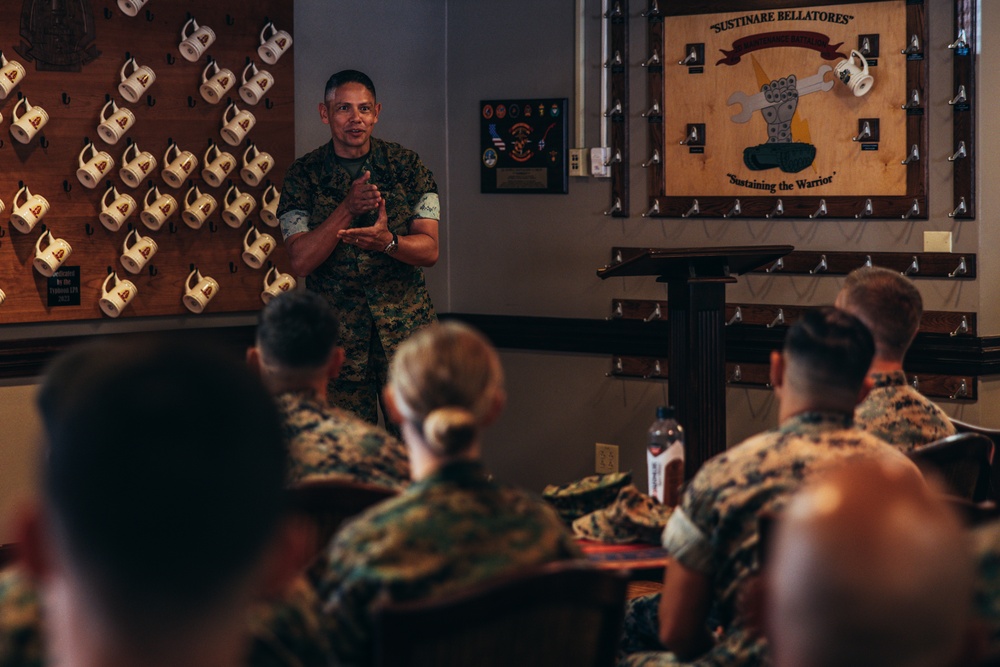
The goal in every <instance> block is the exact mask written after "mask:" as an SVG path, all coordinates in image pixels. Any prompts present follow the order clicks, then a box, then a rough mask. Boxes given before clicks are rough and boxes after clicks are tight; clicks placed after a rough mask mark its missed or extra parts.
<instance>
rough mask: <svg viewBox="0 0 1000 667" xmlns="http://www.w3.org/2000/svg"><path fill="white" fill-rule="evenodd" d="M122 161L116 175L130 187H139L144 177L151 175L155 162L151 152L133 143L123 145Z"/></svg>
mask: <svg viewBox="0 0 1000 667" xmlns="http://www.w3.org/2000/svg"><path fill="white" fill-rule="evenodd" d="M122 163H123V165H122V168H121V169H120V170H119V172H118V175H119V176H121V179H122V181H124V183H125V185H127V186H129V187H130V188H137V187H139V185H140V184H142V182H143V181H144V180H145V179H147V178H149V177H150V176H151V175H152V173H153V170H154V169H156V164H157V162H156V158H155V157H154V156H153V154H152V153H150V152H148V151H144V150H140V149H139V145H138V144H135V143H132V144H129V145H128V146H126V147H125V151H124V152H123V153H122Z"/></svg>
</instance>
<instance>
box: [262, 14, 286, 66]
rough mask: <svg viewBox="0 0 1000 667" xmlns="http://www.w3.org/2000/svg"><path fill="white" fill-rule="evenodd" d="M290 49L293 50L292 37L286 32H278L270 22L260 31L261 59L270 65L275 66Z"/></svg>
mask: <svg viewBox="0 0 1000 667" xmlns="http://www.w3.org/2000/svg"><path fill="white" fill-rule="evenodd" d="M290 48H292V36H291V35H289V34H288V33H287V32H285V31H284V30H278V29H277V28H275V27H274V24H273V23H271V22H270V21H268V22H267V25H265V26H264V29H263V30H261V31H260V46H258V47H257V54H258V55H259V56H260V59H261V60H263V61H264V62H266V63H267V64H268V65H273V64H274V63H276V62H278V58H280V57H281V56H282V54H283V53H284V52H285V51H287V50H288V49H290Z"/></svg>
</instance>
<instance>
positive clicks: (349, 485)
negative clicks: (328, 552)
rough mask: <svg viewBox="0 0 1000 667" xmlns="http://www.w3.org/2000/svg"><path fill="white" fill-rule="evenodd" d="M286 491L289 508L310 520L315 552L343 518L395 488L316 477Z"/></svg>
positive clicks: (366, 507) (383, 498)
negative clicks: (317, 478)
mask: <svg viewBox="0 0 1000 667" xmlns="http://www.w3.org/2000/svg"><path fill="white" fill-rule="evenodd" d="M286 493H287V497H288V502H289V506H290V507H291V509H292V511H293V512H295V513H298V514H300V515H303V516H305V517H306V518H308V519H309V521H310V523H311V524H312V527H313V530H314V533H313V535H314V537H313V539H314V543H313V553H314V554H318V553H319V552H321V551H322V549H323V547H325V546H326V545H327V543H328V542H329V541H330V538H332V537H333V535H334V533H336V532H337V529H338V528H340V525H341V524H342V523H343V522H344V521H345V520H346V519H350V518H351V517H353V516H355V515H356V514H360V513H361V512H363V511H364V510H366V509H368V508H369V507H371V506H372V505H375V504H376V503H380V502H382V501H383V500H386V499H388V498H392V497H393V496H395V495H396V494H397V491H395V490H394V489H387V488H385V487H382V486H375V485H373V484H362V483H360V482H352V481H348V480H344V479H320V480H311V481H307V482H303V483H302V484H298V485H296V486H295V487H292V488H289V489H288V490H287V492H286Z"/></svg>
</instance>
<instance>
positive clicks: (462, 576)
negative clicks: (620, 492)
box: [319, 461, 581, 665]
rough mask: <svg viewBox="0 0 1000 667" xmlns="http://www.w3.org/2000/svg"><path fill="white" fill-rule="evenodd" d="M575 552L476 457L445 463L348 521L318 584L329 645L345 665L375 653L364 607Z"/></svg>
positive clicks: (537, 506)
mask: <svg viewBox="0 0 1000 667" xmlns="http://www.w3.org/2000/svg"><path fill="white" fill-rule="evenodd" d="M578 557H581V554H580V551H579V550H578V549H577V547H576V544H575V543H574V541H573V538H572V537H571V536H570V534H569V533H568V532H567V530H566V528H565V527H564V526H563V525H562V523H561V522H560V521H559V518H558V517H557V516H556V514H555V512H554V511H553V510H552V509H551V508H550V507H548V506H546V505H545V504H544V503H543V502H541V501H540V500H538V499H536V498H535V497H534V496H532V495H530V494H528V493H525V492H523V491H520V490H517V489H512V488H507V487H501V486H498V485H496V484H494V483H493V482H491V481H490V480H488V479H487V476H486V473H485V471H484V470H483V468H482V466H481V465H480V464H479V463H476V462H467V461H463V462H455V463H450V464H447V465H445V466H444V467H443V468H441V469H439V470H438V471H437V472H435V473H434V474H432V475H430V476H429V477H427V478H425V479H423V480H421V481H419V482H416V483H414V484H413V485H412V486H410V488H409V489H407V490H406V491H404V492H403V493H402V494H400V495H399V496H397V497H396V498H393V499H391V500H388V501H385V502H383V503H381V504H379V505H378V506H376V507H374V508H372V509H371V510H369V511H367V512H365V513H364V514H362V515H361V516H360V517H358V518H357V519H355V520H354V521H352V522H351V523H349V524H347V525H346V526H345V527H344V528H342V529H341V531H340V532H339V533H338V534H337V536H336V537H335V538H334V540H333V543H332V544H331V545H330V549H329V551H328V559H327V560H328V562H329V563H330V565H329V569H328V570H327V572H326V574H325V575H324V576H323V577H322V578H321V581H320V583H319V593H320V597H321V598H322V600H323V601H324V604H325V607H324V610H325V611H326V612H327V613H328V614H329V617H330V618H329V620H330V622H331V628H332V635H331V641H330V643H331V644H332V645H333V647H334V651H335V652H336V653H337V656H338V657H339V658H340V659H341V660H342V661H343V662H344V663H347V664H352V665H365V664H370V663H371V660H372V636H371V633H372V630H371V622H370V610H371V606H372V604H373V603H374V602H376V601H377V600H379V599H382V598H384V597H390V598H392V599H395V600H407V599H416V598H424V597H428V596H432V595H435V594H441V593H445V592H450V591H454V590H456V589H461V588H463V587H467V586H469V585H471V584H474V583H477V582H480V581H483V580H486V579H490V578H493V577H496V576H498V575H502V574H505V573H508V572H511V571H514V570H517V569H520V568H523V567H526V566H530V565H540V564H543V563H547V562H551V561H558V560H563V559H569V558H578Z"/></svg>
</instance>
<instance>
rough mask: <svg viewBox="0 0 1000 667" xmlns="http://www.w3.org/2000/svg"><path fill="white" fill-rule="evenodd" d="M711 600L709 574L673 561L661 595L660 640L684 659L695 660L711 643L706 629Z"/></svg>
mask: <svg viewBox="0 0 1000 667" xmlns="http://www.w3.org/2000/svg"><path fill="white" fill-rule="evenodd" d="M711 600H712V587H711V580H710V579H709V577H708V576H706V575H704V574H702V573H700V572H697V571H695V570H690V569H688V568H686V567H684V566H683V565H681V564H680V563H678V562H677V561H674V560H672V561H670V564H669V565H668V566H667V571H666V574H665V575H664V577H663V594H662V595H661V596H660V609H659V614H660V643H662V644H663V645H664V646H665V647H666V648H668V649H670V650H671V651H672V652H673V653H674V654H675V655H676V656H677V657H678V658H680V659H681V660H685V661H687V660H692V659H694V658H696V657H697V656H699V655H701V654H702V653H704V652H705V651H706V650H708V648H709V647H710V646H711V637H709V635H708V633H707V632H706V631H705V621H706V619H707V617H708V608H709V605H710V603H711Z"/></svg>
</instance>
